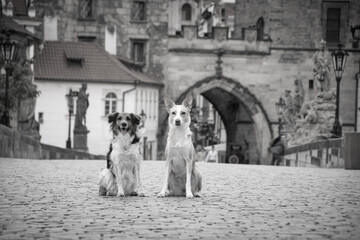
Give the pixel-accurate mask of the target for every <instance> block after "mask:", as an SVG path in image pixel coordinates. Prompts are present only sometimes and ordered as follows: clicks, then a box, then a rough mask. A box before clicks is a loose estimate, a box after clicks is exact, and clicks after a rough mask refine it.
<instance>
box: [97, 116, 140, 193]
mask: <svg viewBox="0 0 360 240" xmlns="http://www.w3.org/2000/svg"><path fill="white" fill-rule="evenodd" d="M140 119H141V117H140V116H138V115H135V114H132V113H118V112H115V113H112V114H109V115H108V122H109V123H110V128H111V130H112V132H113V139H112V143H111V145H110V150H109V153H108V154H107V168H105V169H103V170H102V171H101V172H100V183H99V185H100V187H99V195H100V196H115V195H116V196H118V197H124V196H141V197H143V196H145V195H144V193H143V191H142V185H141V181H140V165H141V161H142V159H143V158H142V156H141V154H140V147H139V141H140V137H139V135H138V132H137V128H138V125H139V124H140Z"/></svg>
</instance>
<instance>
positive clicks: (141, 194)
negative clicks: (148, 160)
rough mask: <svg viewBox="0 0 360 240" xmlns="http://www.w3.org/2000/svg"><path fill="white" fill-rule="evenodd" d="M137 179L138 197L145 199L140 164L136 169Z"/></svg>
mask: <svg viewBox="0 0 360 240" xmlns="http://www.w3.org/2000/svg"><path fill="white" fill-rule="evenodd" d="M135 177H136V191H137V192H138V196H139V197H145V194H144V193H143V189H142V185H141V180H140V164H137V166H136V167H135Z"/></svg>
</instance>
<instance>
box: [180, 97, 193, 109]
mask: <svg viewBox="0 0 360 240" xmlns="http://www.w3.org/2000/svg"><path fill="white" fill-rule="evenodd" d="M192 102H193V97H192V94H191V93H189V94H188V95H187V96H186V98H185V99H184V101H183V102H182V105H184V106H185V107H187V108H188V109H190V110H191V107H192Z"/></svg>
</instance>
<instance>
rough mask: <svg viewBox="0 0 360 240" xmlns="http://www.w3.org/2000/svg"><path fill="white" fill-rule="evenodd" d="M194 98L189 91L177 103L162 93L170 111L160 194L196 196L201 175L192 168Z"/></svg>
mask: <svg viewBox="0 0 360 240" xmlns="http://www.w3.org/2000/svg"><path fill="white" fill-rule="evenodd" d="M192 101H193V98H192V96H191V94H188V95H187V96H186V98H185V100H184V101H183V102H182V104H181V105H176V104H175V103H174V101H173V100H172V99H171V98H170V97H169V96H167V95H165V97H164V102H165V105H166V109H167V111H168V113H169V133H168V138H167V144H166V149H165V155H166V168H167V169H166V173H165V182H164V185H163V188H162V189H161V192H160V193H159V194H158V196H159V197H165V196H171V195H173V196H184V195H186V197H187V198H193V197H194V196H195V197H199V196H200V195H199V192H200V191H201V181H202V177H201V175H200V172H199V171H198V170H197V169H196V168H195V160H196V159H195V158H196V153H195V149H194V145H193V143H192V140H191V136H192V132H191V131H190V128H189V126H190V122H191V118H190V110H191V106H192Z"/></svg>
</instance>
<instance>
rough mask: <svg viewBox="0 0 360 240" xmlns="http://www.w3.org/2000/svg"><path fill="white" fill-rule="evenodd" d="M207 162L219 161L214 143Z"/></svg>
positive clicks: (207, 156)
mask: <svg viewBox="0 0 360 240" xmlns="http://www.w3.org/2000/svg"><path fill="white" fill-rule="evenodd" d="M205 162H215V163H218V162H219V159H218V152H217V151H216V150H215V147H214V145H212V146H211V150H210V151H209V152H208V154H207V155H206V159H205Z"/></svg>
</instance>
